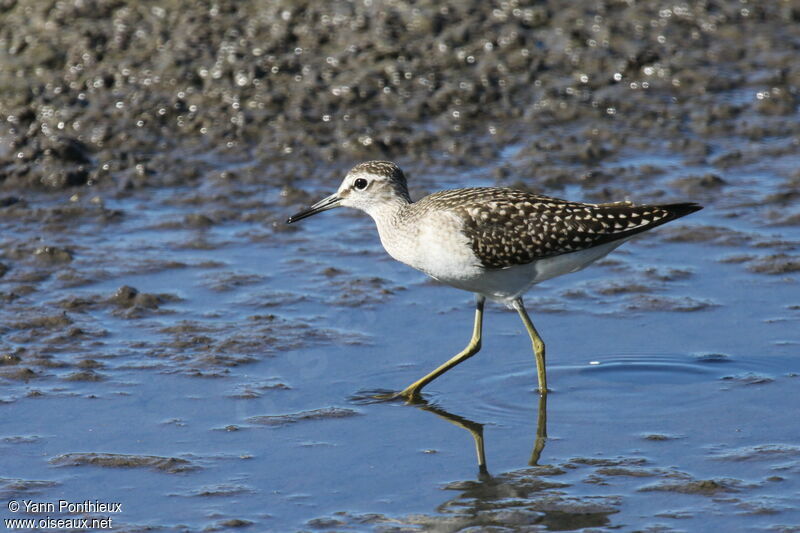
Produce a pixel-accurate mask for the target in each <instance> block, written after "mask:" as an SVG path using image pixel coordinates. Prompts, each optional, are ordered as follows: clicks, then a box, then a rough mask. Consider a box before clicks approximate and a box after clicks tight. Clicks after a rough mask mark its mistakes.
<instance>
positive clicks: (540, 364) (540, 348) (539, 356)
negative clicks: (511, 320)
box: [513, 298, 547, 394]
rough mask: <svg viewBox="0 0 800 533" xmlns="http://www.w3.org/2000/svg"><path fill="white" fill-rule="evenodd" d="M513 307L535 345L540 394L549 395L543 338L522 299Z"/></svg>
mask: <svg viewBox="0 0 800 533" xmlns="http://www.w3.org/2000/svg"><path fill="white" fill-rule="evenodd" d="M513 305H514V309H516V310H517V313H519V317H520V318H521V319H522V323H523V324H525V329H527V330H528V335H529V336H530V338H531V343H533V353H534V355H535V356H536V373H537V374H538V375H539V394H547V374H546V371H545V367H544V341H542V338H541V337H540V336H539V333H538V332H537V331H536V328H535V327H534V326H533V322H531V319H530V317H529V316H528V312H527V311H525V306H524V305H522V298H517V299H516V300H514V304H513Z"/></svg>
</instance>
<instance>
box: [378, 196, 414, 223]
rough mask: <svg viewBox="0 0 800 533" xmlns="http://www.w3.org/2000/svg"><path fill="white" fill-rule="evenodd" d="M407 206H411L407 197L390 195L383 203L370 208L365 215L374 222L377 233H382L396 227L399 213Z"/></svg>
mask: <svg viewBox="0 0 800 533" xmlns="http://www.w3.org/2000/svg"><path fill="white" fill-rule="evenodd" d="M409 205H411V200H410V199H409V198H408V196H407V195H403V196H401V195H392V196H391V197H389V198H386V199H384V201H382V202H380V203H378V204H374V205H372V206H370V208H369V209H368V210H367V214H369V216H371V217H372V219H373V220H375V224H376V225H377V226H378V231H383V230H384V229H387V228H388V227H390V226H394V225H396V224H397V223H398V221H399V219H400V213H402V212H403V210H404V209H406V208H407V207H408V206H409Z"/></svg>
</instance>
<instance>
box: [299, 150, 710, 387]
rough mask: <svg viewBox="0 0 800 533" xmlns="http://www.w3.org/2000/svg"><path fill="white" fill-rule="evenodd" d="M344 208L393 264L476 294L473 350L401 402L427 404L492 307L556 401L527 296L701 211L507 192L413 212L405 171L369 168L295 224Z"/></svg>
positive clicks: (449, 194)
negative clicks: (502, 310) (514, 319)
mask: <svg viewBox="0 0 800 533" xmlns="http://www.w3.org/2000/svg"><path fill="white" fill-rule="evenodd" d="M340 206H345V207H353V208H356V209H360V210H361V211H364V212H366V213H367V214H368V215H370V216H371V217H372V218H373V220H375V224H376V226H377V227H378V234H379V235H380V239H381V243H382V244H383V247H384V248H385V249H386V251H387V252H388V253H389V255H391V256H392V257H393V258H394V259H396V260H398V261H400V262H402V263H405V264H407V265H408V266H410V267H413V268H416V269H417V270H420V271H422V272H424V273H425V274H427V275H429V276H430V277H432V278H434V279H436V280H439V281H441V282H442V283H445V284H447V285H451V286H453V287H456V288H459V289H463V290H466V291H470V292H473V293H475V301H476V310H475V324H474V327H473V330H472V338H471V339H470V341H469V344H468V345H467V347H466V348H464V350H462V351H461V352H459V353H458V354H456V355H455V356H454V357H452V358H451V359H450V360H448V361H447V362H445V363H444V364H442V365H441V366H439V367H438V368H437V369H436V370H434V371H433V372H431V373H430V374H427V375H426V376H424V377H422V378H421V379H419V380H417V381H415V382H414V383H412V384H411V385H409V386H408V387H406V388H405V389H403V391H402V392H399V393H397V394H396V395H395V396H396V397H402V398H405V399H406V400H408V401H415V400H418V399H420V398H421V396H420V391H421V390H422V388H423V387H424V386H425V385H427V384H428V383H430V382H431V381H433V380H434V379H436V378H437V377H439V376H440V375H442V374H444V373H445V372H447V371H448V370H450V369H451V368H453V367H454V366H456V365H457V364H459V363H461V362H463V361H465V360H466V359H468V358H470V357H472V356H473V355H475V354H476V353H478V351H479V350H480V349H481V330H482V323H483V304H484V302H485V301H486V298H489V299H491V300H495V301H498V302H502V303H504V304H506V305H507V306H509V307H512V308H514V309H515V310H516V311H517V313H519V316H520V318H521V319H522V322H523V324H525V329H527V331H528V335H529V336H530V338H531V342H532V343H533V352H534V355H535V358H536V370H537V373H538V378H539V393H540V394H542V395H544V394H547V378H546V374H545V350H544V342H542V339H541V337H539V333H538V332H537V331H536V328H535V327H534V325H533V322H531V319H530V317H529V316H528V313H527V311H525V307H524V306H523V304H522V295H523V294H525V292H526V291H527V290H528V289H530V288H531V286H533V285H535V284H536V283H539V282H541V281H544V280H547V279H550V278H553V277H556V276H560V275H562V274H567V273H569V272H575V271H578V270H580V269H582V268H584V267H586V266H587V265H589V264H590V263H593V262H594V261H597V260H598V259H600V258H601V257H603V256H605V255H606V254H608V253H609V252H611V251H612V250H613V249H614V248H616V247H617V246H619V245H621V244H622V243H624V242H625V241H627V240H628V239H630V238H631V237H633V236H634V235H636V234H637V233H642V232H644V231H647V230H650V229H653V228H655V227H656V226H660V225H661V224H665V223H667V222H670V221H672V220H675V219H677V218H680V217H682V216H685V215H688V214H690V213H694V212H695V211H698V210H699V209H702V207H701V206H699V205H697V204H695V203H675V204H666V205H633V204H632V203H630V202H616V203H608V204H588V203H579V202H570V201H567V200H560V199H558V198H551V197H548V196H542V195H538V194H532V193H529V192H524V191H519V190H515V189H508V188H499V187H476V188H469V189H453V190H447V191H441V192H437V193H434V194H431V195H428V196H426V197H424V198H422V199H421V200H419V201H417V202H412V201H411V197H410V196H409V194H408V186H407V185H406V178H405V175H404V174H403V171H402V170H400V168H399V167H398V166H397V165H395V164H394V163H391V162H389V161H369V162H366V163H361V164H359V165H357V166H355V167H354V168H353V169H352V170H350V172H348V173H347V175H346V176H345V177H344V180H343V181H342V184H341V185H340V186H339V190H338V191H336V192H335V193H334V194H332V195H330V196H328V197H327V198H324V199H322V200H320V201H319V202H317V203H316V204H314V205H312V206H311V207H310V208H308V209H306V210H304V211H301V212H299V213H297V214H296V215H293V216H291V217H289V219H288V220H287V223H289V224H291V223H292V222H297V221H298V220H301V219H303V218H306V217H310V216H311V215H315V214H317V213H321V212H322V211H327V210H328V209H333V208H335V207H340Z"/></svg>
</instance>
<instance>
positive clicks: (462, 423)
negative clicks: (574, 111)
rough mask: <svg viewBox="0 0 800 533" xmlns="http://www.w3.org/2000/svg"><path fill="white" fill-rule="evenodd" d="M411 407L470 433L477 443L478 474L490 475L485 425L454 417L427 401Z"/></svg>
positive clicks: (415, 403) (417, 402)
mask: <svg viewBox="0 0 800 533" xmlns="http://www.w3.org/2000/svg"><path fill="white" fill-rule="evenodd" d="M411 405H413V406H414V407H419V408H420V409H422V410H423V411H428V412H429V413H433V414H435V415H436V416H438V417H439V418H443V419H444V420H447V421H448V422H450V423H451V424H453V425H455V426H458V427H460V428H464V429H466V430H467V431H469V433H470V435H472V439H473V440H474V441H475V453H476V454H477V455H478V472H479V473H480V475H481V476H488V475H489V470H488V469H487V468H486V449H485V448H484V445H483V424H479V423H477V422H473V421H472V420H469V419H467V418H464V417H463V416H459V415H454V414H453V413H450V412H448V411H445V410H444V409H442V408H441V407H439V406H437V405H432V404H429V403H428V402H426V401H425V400H421V399H419V400H416V401H414V402H411Z"/></svg>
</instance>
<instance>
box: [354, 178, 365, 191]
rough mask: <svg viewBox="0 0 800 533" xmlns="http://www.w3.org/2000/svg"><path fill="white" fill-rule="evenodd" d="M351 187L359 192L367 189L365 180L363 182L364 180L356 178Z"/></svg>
mask: <svg viewBox="0 0 800 533" xmlns="http://www.w3.org/2000/svg"><path fill="white" fill-rule="evenodd" d="M353 185H354V186H355V188H356V189H358V190H359V191H363V190H364V189H366V188H367V180H365V179H364V178H358V179H357V180H356V181H354V182H353Z"/></svg>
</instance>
